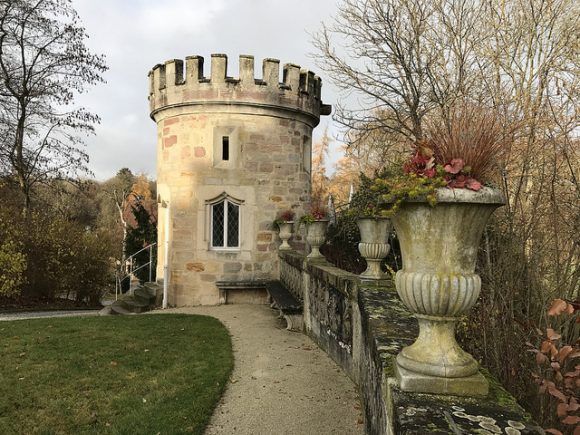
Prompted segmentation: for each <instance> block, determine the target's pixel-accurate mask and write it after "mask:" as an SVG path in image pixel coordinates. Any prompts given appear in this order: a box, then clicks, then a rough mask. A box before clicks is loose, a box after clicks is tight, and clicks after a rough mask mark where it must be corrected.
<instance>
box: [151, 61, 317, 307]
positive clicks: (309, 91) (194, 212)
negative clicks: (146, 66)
mask: <svg viewBox="0 0 580 435" xmlns="http://www.w3.org/2000/svg"><path fill="white" fill-rule="evenodd" d="M186 64H187V70H186V71H184V69H183V62H182V61H170V62H168V63H166V64H165V65H160V66H157V67H156V68H154V70H153V71H152V72H151V73H150V86H151V88H150V97H149V99H150V106H151V116H152V118H153V119H154V121H155V122H156V123H157V127H158V141H157V143H158V145H157V183H158V193H159V203H160V207H161V208H160V210H159V223H158V228H159V234H158V242H159V252H158V254H159V256H158V258H159V261H158V270H157V272H158V274H157V276H159V277H162V276H163V264H164V258H165V255H166V252H165V241H166V240H169V254H168V255H169V270H170V277H169V300H168V302H169V304H170V305H176V306H184V305H198V304H218V303H220V302H223V301H224V295H220V294H219V291H218V289H217V287H216V285H215V282H216V281H241V280H244V281H245V280H261V279H273V278H277V277H278V274H279V261H278V255H277V247H278V245H279V240H278V237H277V233H276V231H275V230H274V229H273V227H272V223H273V221H274V219H275V218H276V216H277V214H278V213H279V212H280V211H283V210H285V209H292V210H294V211H295V213H296V214H297V216H300V215H301V214H304V212H305V206H306V205H307V204H308V203H309V200H310V164H311V148H312V130H313V128H314V127H315V126H316V125H317V124H318V122H319V116H320V114H321V111H322V112H323V113H326V112H328V107H327V106H324V105H322V103H321V100H320V79H318V78H317V77H315V76H314V75H313V74H312V73H310V72H307V71H304V70H302V72H301V70H300V68H299V67H296V66H294V65H291V64H288V65H286V66H285V67H284V74H283V75H284V77H283V81H282V83H280V82H279V66H278V61H275V60H273V59H267V60H266V61H264V64H263V78H261V79H256V78H254V71H253V69H254V65H253V59H252V58H251V57H250V56H242V57H240V72H239V78H236V79H235V78H231V77H228V76H227V58H226V57H225V56H223V55H213V56H212V68H211V73H210V77H209V78H205V77H204V74H203V58H200V57H197V56H195V57H190V58H188V59H187V61H186ZM224 137H227V138H228V149H229V156H228V158H227V159H224V156H223V155H222V154H223V138H224ZM220 195H224V197H225V195H227V197H229V198H232V199H233V200H235V201H238V202H239V206H240V246H239V248H237V249H227V250H219V249H213V248H212V247H211V243H210V240H211V234H210V231H211V223H210V221H211V213H210V207H211V205H209V204H208V201H211V200H213V199H216V198H219V197H220ZM167 219H169V227H168V228H169V234H166V232H167V231H166V220H167Z"/></svg>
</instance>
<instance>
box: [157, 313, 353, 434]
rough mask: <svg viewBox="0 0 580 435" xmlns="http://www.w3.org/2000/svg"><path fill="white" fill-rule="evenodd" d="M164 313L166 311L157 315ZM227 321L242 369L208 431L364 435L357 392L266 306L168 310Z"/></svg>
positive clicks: (322, 355) (237, 364) (320, 353)
mask: <svg viewBox="0 0 580 435" xmlns="http://www.w3.org/2000/svg"><path fill="white" fill-rule="evenodd" d="M157 312H159V311H157ZM164 312H173V313H189V314H204V315H208V316H212V317H216V318H217V319H219V320H220V321H221V322H222V323H223V324H224V325H226V327H227V328H228V329H229V331H230V333H231V335H232V341H233V347H234V356H235V368H234V372H233V374H232V378H231V383H230V384H229V386H228V388H227V390H226V392H225V394H224V396H223V397H222V399H221V401H220V403H219V405H218V407H217V408H216V410H215V412H214V415H213V417H212V420H211V422H210V425H209V426H208V428H207V431H206V434H208V435H213V434H234V433H235V434H252V435H258V434H341V435H342V434H344V435H347V434H362V433H364V424H363V419H362V414H361V411H360V405H359V399H358V395H357V388H356V386H355V385H354V383H353V382H352V381H351V380H350V379H349V378H348V377H347V376H346V375H345V374H344V372H343V371H342V370H341V369H340V368H339V367H338V366H337V365H336V364H335V363H334V362H333V361H332V360H331V359H330V358H329V357H328V356H327V355H326V354H325V353H324V352H323V351H322V350H320V349H319V348H318V347H317V346H316V344H315V343H314V342H313V341H312V340H311V339H310V338H309V337H307V336H306V335H304V334H300V333H296V332H289V331H286V330H285V329H283V326H282V325H281V323H280V321H279V320H278V319H277V318H276V312H275V311H273V310H272V309H270V308H269V307H267V306H263V305H221V306H217V307H195V308H179V309H171V310H165V311H164Z"/></svg>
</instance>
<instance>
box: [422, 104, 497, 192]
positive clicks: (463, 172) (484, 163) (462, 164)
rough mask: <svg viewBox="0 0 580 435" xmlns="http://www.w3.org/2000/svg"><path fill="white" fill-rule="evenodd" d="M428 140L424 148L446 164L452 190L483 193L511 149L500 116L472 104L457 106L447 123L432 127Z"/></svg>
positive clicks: (433, 124) (428, 128)
mask: <svg viewBox="0 0 580 435" xmlns="http://www.w3.org/2000/svg"><path fill="white" fill-rule="evenodd" d="M427 137H428V138H429V139H428V140H427V141H425V142H424V143H423V144H421V147H422V148H427V149H430V150H431V154H432V157H433V159H434V162H435V163H436V164H441V165H443V167H444V170H445V178H446V180H447V181H448V182H449V183H448V185H449V187H465V188H468V189H472V190H479V188H481V182H488V181H492V179H493V178H494V172H495V171H496V169H497V167H498V164H499V162H501V160H502V158H503V156H504V154H505V151H506V149H507V142H506V140H505V137H506V131H505V129H504V126H503V125H502V123H501V122H500V119H499V117H498V116H496V115H495V114H494V113H493V112H491V111H488V110H486V109H483V108H480V107H477V106H474V105H469V104H460V105H458V106H456V107H454V108H453V109H452V110H451V112H450V114H449V119H448V121H447V122H445V123H438V124H435V123H431V124H429V125H428V126H427Z"/></svg>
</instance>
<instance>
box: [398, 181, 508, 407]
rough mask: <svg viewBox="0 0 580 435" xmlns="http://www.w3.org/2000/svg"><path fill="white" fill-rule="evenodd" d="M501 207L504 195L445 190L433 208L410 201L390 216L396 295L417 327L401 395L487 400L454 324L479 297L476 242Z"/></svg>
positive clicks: (406, 352) (404, 355)
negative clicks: (398, 261)
mask: <svg viewBox="0 0 580 435" xmlns="http://www.w3.org/2000/svg"><path fill="white" fill-rule="evenodd" d="M503 203H504V200H503V197H502V195H501V193H500V192H499V191H497V190H494V189H491V188H488V187H484V188H482V189H481V190H479V191H478V192H474V191H471V190H467V189H448V188H443V189H438V191H437V204H436V205H435V206H434V207H431V206H430V205H429V204H427V203H426V202H423V201H421V200H410V201H407V202H404V203H403V204H401V207H400V210H399V211H398V212H397V213H396V214H395V215H394V216H393V218H392V221H393V225H394V227H395V231H396V233H397V236H398V238H399V242H400V246H401V253H402V257H403V269H402V270H400V271H398V272H397V276H396V280H395V281H396V287H397V292H398V293H399V296H400V297H401V299H402V301H403V302H404V303H405V305H406V306H407V307H408V308H409V309H410V310H411V311H412V312H413V313H414V315H415V316H416V317H417V319H418V321H419V337H418V338H417V340H416V341H415V342H414V343H413V344H412V345H410V346H408V347H405V348H404V349H403V350H402V351H401V352H400V353H399V355H398V356H397V366H396V371H397V378H398V381H399V384H400V387H401V389H403V390H405V391H415V392H425V393H439V394H455V395H466V396H468V395H486V394H487V392H488V384H487V381H486V380H485V378H484V377H483V376H482V375H481V374H480V373H479V368H478V363H477V361H475V360H474V358H473V357H472V356H471V355H470V354H468V353H467V352H465V351H464V350H463V349H461V348H460V347H459V345H458V344H457V341H456V340H455V323H456V321H457V320H458V318H459V317H460V316H462V315H463V314H465V313H466V312H467V311H468V310H469V309H471V307H473V305H474V304H475V302H476V300H477V298H478V296H479V292H480V289H481V279H480V277H479V276H478V275H477V274H476V273H475V261H476V257H477V251H478V246H479V242H480V239H481V235H482V233H483V230H484V228H485V225H486V223H487V220H488V219H489V217H490V216H491V214H492V213H493V211H494V210H495V209H496V208H497V207H499V206H501V205H503Z"/></svg>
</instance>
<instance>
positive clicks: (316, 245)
mask: <svg viewBox="0 0 580 435" xmlns="http://www.w3.org/2000/svg"><path fill="white" fill-rule="evenodd" d="M327 227H328V219H323V220H316V221H314V222H312V223H310V224H307V226H306V240H307V241H308V244H309V245H310V248H311V251H310V254H308V256H307V258H322V257H323V256H322V254H321V253H320V247H321V246H322V244H323V243H324V241H325V240H326V228H327Z"/></svg>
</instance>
